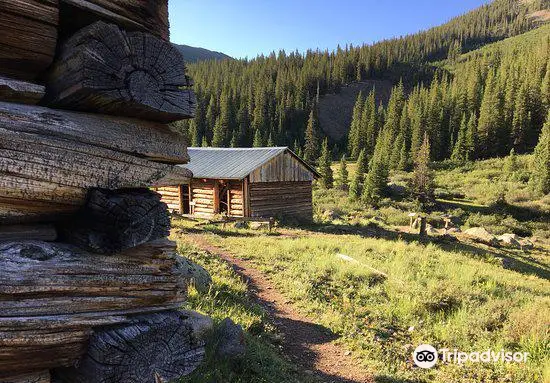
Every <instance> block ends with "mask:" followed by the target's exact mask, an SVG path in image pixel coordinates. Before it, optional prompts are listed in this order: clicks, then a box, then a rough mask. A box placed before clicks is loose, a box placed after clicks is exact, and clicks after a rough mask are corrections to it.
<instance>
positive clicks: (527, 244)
mask: <svg viewBox="0 0 550 383" xmlns="http://www.w3.org/2000/svg"><path fill="white" fill-rule="evenodd" d="M519 244H520V246H521V249H522V250H531V249H533V248H534V247H535V245H534V244H533V242H531V241H530V240H528V239H525V238H524V239H522V240H521V241H519Z"/></svg>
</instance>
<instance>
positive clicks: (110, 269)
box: [0, 240, 189, 379]
mask: <svg viewBox="0 0 550 383" xmlns="http://www.w3.org/2000/svg"><path fill="white" fill-rule="evenodd" d="M175 248H176V246H175V244H174V243H173V242H170V241H168V240H159V241H154V242H150V243H147V244H145V245H141V246H138V247H135V248H133V249H131V250H127V251H124V252H121V253H119V254H116V255H111V256H103V255H98V254H92V253H88V252H85V251H82V250H80V249H78V248H76V247H74V246H70V245H66V244H60V243H47V242H39V241H23V242H5V243H0V286H2V288H1V289H0V379H1V377H5V376H11V375H15V374H19V373H27V372H31V371H41V370H44V369H49V368H52V367H56V366H70V365H72V363H73V362H74V361H75V359H77V358H78V357H79V356H81V355H83V353H84V352H85V351H86V341H87V339H88V337H89V335H90V333H91V328H92V327H97V326H104V325H115V324H120V323H126V322H127V320H128V317H127V316H128V315H129V314H140V313H149V312H155V311H162V310H170V309H174V308H177V307H179V306H180V305H181V304H182V303H183V302H184V301H185V298H186V289H187V284H188V283H189V282H188V281H187V280H186V279H185V278H187V276H188V271H187V270H186V269H183V268H182V266H181V261H179V258H178V257H179V256H178V255H177V253H176V252H175Z"/></svg>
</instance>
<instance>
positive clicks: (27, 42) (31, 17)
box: [0, 0, 59, 80]
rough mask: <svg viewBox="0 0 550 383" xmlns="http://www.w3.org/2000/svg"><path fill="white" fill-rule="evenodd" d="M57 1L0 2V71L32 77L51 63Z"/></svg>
mask: <svg viewBox="0 0 550 383" xmlns="http://www.w3.org/2000/svg"><path fill="white" fill-rule="evenodd" d="M58 21H59V12H58V1H57V0H26V1H22V0H12V1H7V0H3V1H0V74H3V75H7V76H10V77H15V78H19V79H24V80H34V79H36V78H37V77H39V75H40V74H41V73H43V72H44V71H45V70H46V69H47V68H48V66H50V64H51V63H52V60H53V57H54V55H55V49H56V44H57V25H58Z"/></svg>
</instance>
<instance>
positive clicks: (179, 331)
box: [55, 311, 211, 383]
mask: <svg viewBox="0 0 550 383" xmlns="http://www.w3.org/2000/svg"><path fill="white" fill-rule="evenodd" d="M195 318H197V317H196V316H195V317H189V316H188V315H187V314H186V313H185V312H178V311H172V312H163V313H158V314H151V315H144V316H138V317H134V318H132V319H131V320H130V321H129V323H126V324H123V325H119V326H116V327H113V328H109V329H106V330H101V331H97V332H95V333H94V334H93V335H92V337H91V338H90V346H89V348H88V351H87V352H86V354H85V355H84V356H83V357H82V358H81V359H80V361H79V362H78V366H77V367H72V368H64V369H58V370H56V371H55V375H56V376H57V378H58V379H59V380H60V381H61V382H66V383H103V382H125V383H158V382H171V381H174V380H175V379H178V378H181V377H182V376H185V375H188V374H190V373H191V372H193V371H194V370H195V369H196V368H197V367H198V366H199V364H200V363H201V362H202V360H203V358H204V354H205V348H204V346H205V343H204V340H202V339H201V336H200V333H198V332H197V330H196V319H195ZM199 320H200V321H201V322H206V323H208V324H207V325H206V326H204V325H202V324H201V325H200V326H201V327H211V321H205V320H204V319H199ZM201 332H202V331H201Z"/></svg>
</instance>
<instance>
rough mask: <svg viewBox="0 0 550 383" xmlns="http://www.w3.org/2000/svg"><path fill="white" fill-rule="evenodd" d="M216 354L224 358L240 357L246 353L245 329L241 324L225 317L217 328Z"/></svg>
mask: <svg viewBox="0 0 550 383" xmlns="http://www.w3.org/2000/svg"><path fill="white" fill-rule="evenodd" d="M217 338H218V345H217V347H216V356H217V357H220V358H224V359H239V358H241V357H243V356H244V354H245V353H246V344H245V339H244V331H243V329H242V327H241V326H240V325H237V324H235V323H234V322H233V321H232V320H231V319H229V318H225V319H224V320H223V321H222V322H221V323H220V326H219V327H218V330H217Z"/></svg>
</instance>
